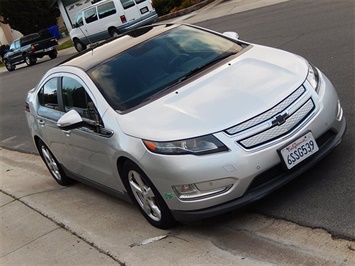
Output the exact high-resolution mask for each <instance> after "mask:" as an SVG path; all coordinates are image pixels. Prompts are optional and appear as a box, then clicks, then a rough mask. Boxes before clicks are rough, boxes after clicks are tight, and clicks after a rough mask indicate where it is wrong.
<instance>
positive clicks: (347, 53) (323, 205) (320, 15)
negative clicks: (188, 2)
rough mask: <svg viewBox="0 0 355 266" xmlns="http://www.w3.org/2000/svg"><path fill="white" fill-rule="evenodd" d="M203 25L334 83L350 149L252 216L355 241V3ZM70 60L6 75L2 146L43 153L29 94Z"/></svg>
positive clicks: (277, 8) (298, 6)
mask: <svg viewBox="0 0 355 266" xmlns="http://www.w3.org/2000/svg"><path fill="white" fill-rule="evenodd" d="M223 3H224V2H221V4H223ZM197 24H198V25H201V26H205V27H208V28H211V29H214V30H217V31H220V32H223V31H227V30H228V31H230V30H232V31H237V32H238V33H239V35H240V36H241V39H243V40H247V41H250V42H255V43H259V44H265V45H269V46H273V47H278V48H281V49H284V50H288V51H291V52H294V53H297V54H299V55H302V56H304V57H305V58H307V59H308V60H309V61H311V62H312V63H314V64H315V65H317V66H318V67H319V68H320V69H321V70H322V71H323V72H324V73H325V74H326V75H327V76H328V77H329V78H330V80H332V82H333V84H334V85H335V87H336V88H337V89H338V93H339V97H340V99H341V101H342V105H343V108H344V111H345V115H346V117H347V120H348V131H347V134H346V136H345V138H344V140H343V142H342V144H341V145H340V146H339V147H338V148H337V149H336V150H335V151H334V152H333V153H332V154H331V155H329V156H328V157H327V158H325V159H324V160H323V161H322V162H320V163H319V164H318V165H316V166H315V167H314V168H313V169H311V170H310V171H308V172H307V173H305V174H304V175H302V176H301V177H300V178H298V179H297V180H296V181H294V182H292V183H291V184H289V185H288V186H286V187H284V188H283V189H281V190H279V191H277V192H275V193H273V194H272V195H271V196H269V197H268V198H266V199H265V200H262V201H260V202H259V203H257V204H255V205H254V206H253V207H251V209H250V210H251V211H252V212H259V213H263V214H265V215H267V216H271V217H277V218H282V219H286V220H289V221H292V222H295V223H298V224H301V225H306V226H308V227H312V228H323V229H326V230H327V231H329V232H331V233H332V234H333V236H335V237H342V238H348V239H355V173H354V168H355V167H354V166H355V165H354V147H355V143H354V138H353V136H354V133H355V121H354V109H355V108H354V98H355V97H354V78H353V75H354V73H355V71H354V54H355V53H354V47H355V46H354V32H355V31H354V26H355V21H354V1H353V0H337V1H334V0H322V1H320V0H314V1H311V0H303V1H301V0H300V1H298V0H293V1H290V2H285V3H281V4H277V5H274V6H270V7H265V8H259V9H255V10H252V11H247V12H243V13H238V14H234V15H230V16H225V17H221V18H218V19H213V20H207V21H204V22H201V23H197ZM65 57H66V56H65ZM65 57H60V58H58V59H55V60H48V59H45V60H42V61H41V62H40V63H38V64H37V65H35V66H32V67H23V68H20V69H17V70H15V71H14V72H11V73H8V72H5V73H0V112H1V116H0V129H1V130H0V146H2V147H5V148H10V149H15V150H19V151H23V152H29V153H35V152H36V151H35V148H34V146H33V144H32V142H31V140H30V135H29V131H28V128H27V122H26V120H25V115H24V101H25V96H26V92H27V91H28V90H29V89H31V88H32V87H34V86H35V85H36V83H37V82H38V81H39V79H40V77H41V76H43V74H44V73H45V72H46V70H48V69H49V68H50V67H52V66H54V65H56V64H57V63H59V62H60V60H63V59H65Z"/></svg>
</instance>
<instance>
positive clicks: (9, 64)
mask: <svg viewBox="0 0 355 266" xmlns="http://www.w3.org/2000/svg"><path fill="white" fill-rule="evenodd" d="M57 46H58V40H57V39H56V38H54V37H50V38H46V39H43V38H42V37H41V36H40V35H39V34H38V33H33V34H30V35H26V36H23V37H21V38H19V39H17V40H15V41H13V42H12V43H11V44H10V49H9V51H8V52H7V53H6V54H5V56H4V62H5V66H6V69H7V70H8V71H13V70H15V68H16V65H18V64H22V63H24V62H26V64H27V65H28V66H32V65H34V64H36V62H37V58H42V57H43V56H46V55H48V56H49V57H50V58H51V59H54V58H56V57H57V54H58V53H57V50H56V48H57Z"/></svg>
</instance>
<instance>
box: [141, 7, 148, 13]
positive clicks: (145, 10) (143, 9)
mask: <svg viewBox="0 0 355 266" xmlns="http://www.w3.org/2000/svg"><path fill="white" fill-rule="evenodd" d="M148 11H149V10H148V7H143V8H141V14H144V13H147V12H148Z"/></svg>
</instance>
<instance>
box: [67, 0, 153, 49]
mask: <svg viewBox="0 0 355 266" xmlns="http://www.w3.org/2000/svg"><path fill="white" fill-rule="evenodd" d="M157 18H158V15H157V13H156V12H155V9H154V7H153V5H152V2H151V0H105V1H100V2H98V3H96V4H93V5H91V6H90V7H87V8H85V9H84V10H82V11H80V12H79V13H78V14H77V16H76V20H75V25H73V26H74V28H73V29H72V30H71V31H70V33H69V34H70V37H71V39H72V41H73V43H74V46H75V49H76V50H77V51H78V52H81V51H82V50H85V49H86V45H88V44H90V43H95V42H98V41H102V40H105V39H108V38H109V37H113V36H117V35H118V34H120V33H122V32H125V31H128V30H131V29H134V28H137V27H140V26H142V25H146V24H149V23H152V22H154V21H155V20H156V19H157Z"/></svg>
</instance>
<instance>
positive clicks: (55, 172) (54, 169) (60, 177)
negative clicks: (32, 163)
mask: <svg viewBox="0 0 355 266" xmlns="http://www.w3.org/2000/svg"><path fill="white" fill-rule="evenodd" d="M37 148H38V151H39V154H40V155H41V157H42V160H43V161H44V163H45V164H46V166H47V168H48V170H49V172H50V173H51V175H52V176H53V178H54V180H55V181H57V183H58V184H60V185H62V186H68V185H70V184H72V183H73V179H71V178H69V177H67V176H66V175H65V173H64V171H63V169H62V168H61V166H60V164H59V163H58V161H57V159H56V158H55V157H54V155H53V153H52V152H51V151H50V150H49V148H48V147H47V146H46V144H44V142H43V141H41V140H39V141H38V143H37Z"/></svg>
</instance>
